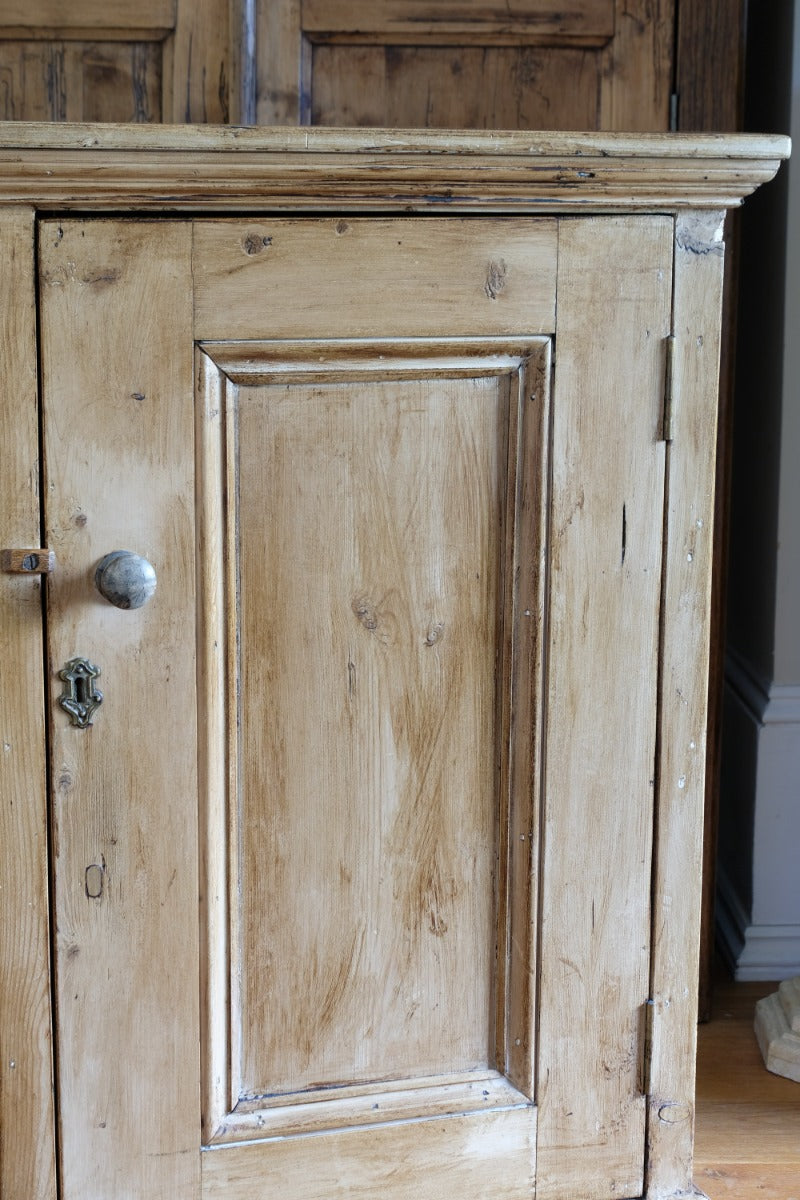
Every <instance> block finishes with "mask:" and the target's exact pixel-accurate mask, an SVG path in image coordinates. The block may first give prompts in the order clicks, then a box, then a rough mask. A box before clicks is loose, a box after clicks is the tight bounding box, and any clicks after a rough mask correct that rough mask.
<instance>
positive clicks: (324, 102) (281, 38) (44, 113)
mask: <svg viewBox="0 0 800 1200" xmlns="http://www.w3.org/2000/svg"><path fill="white" fill-rule="evenodd" d="M674 34H675V3H674V0H571V3H569V4H567V5H560V6H554V5H553V4H552V3H551V2H550V0H518V2H517V3H515V4H512V5H509V4H507V3H497V2H496V0H482V2H480V3H479V2H478V0H427V2H423V0H414V2H412V3H408V2H407V0H402V2H398V0H375V2H373V0H359V2H355V3H353V2H351V0H256V2H255V3H248V0H142V2H141V3H138V4H136V3H131V0H70V2H69V3H67V0H30V3H25V2H24V0H8V2H7V3H5V4H3V6H2V11H0V119H5V120H48V121H64V120H71V121H89V120H95V121H97V120H100V121H156V122H158V121H173V122H192V123H198V122H200V123H205V122H212V123H214V122H216V123H233V124H239V123H241V124H249V123H253V122H254V121H257V122H258V123H259V124H263V125H284V124H290V125H293V124H298V123H299V124H315V125H370V126H387V127H431V126H438V127H449V128H468V129H480V128H491V129H587V130H588V129H597V130H605V129H608V130H610V129H617V130H665V129H667V128H668V127H669V119H670V116H669V114H670V94H671V91H672V88H673V71H674V66H675V47H674Z"/></svg>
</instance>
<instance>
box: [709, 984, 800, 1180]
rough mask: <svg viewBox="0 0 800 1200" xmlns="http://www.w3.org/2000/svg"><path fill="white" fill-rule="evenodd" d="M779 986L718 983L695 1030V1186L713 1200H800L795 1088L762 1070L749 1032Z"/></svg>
mask: <svg viewBox="0 0 800 1200" xmlns="http://www.w3.org/2000/svg"><path fill="white" fill-rule="evenodd" d="M777 986H778V985H777V984H774V983H733V982H732V981H731V980H730V979H727V978H724V977H723V978H720V979H718V980H717V983H716V985H715V990H714V1002H713V1008H712V1019H711V1021H710V1022H709V1023H708V1024H707V1025H701V1026H700V1027H699V1030H698V1049H697V1125H696V1135H695V1137H696V1140H695V1183H696V1185H697V1187H698V1188H700V1190H701V1191H703V1192H705V1193H706V1195H707V1196H709V1197H710V1200H800V1083H794V1082H792V1081H791V1080H789V1079H783V1078H782V1077H781V1076H779V1075H772V1074H771V1073H770V1072H768V1071H767V1070H766V1069H765V1067H764V1064H763V1062H762V1059H761V1054H760V1052H759V1049H758V1045H757V1043H756V1039H755V1034H754V1033H753V1014H754V1010H755V1005H756V1001H757V1000H759V999H760V998H761V997H762V996H767V995H769V993H770V992H774V991H775V990H776V989H777Z"/></svg>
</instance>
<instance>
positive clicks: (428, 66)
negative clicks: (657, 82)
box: [309, 44, 601, 129]
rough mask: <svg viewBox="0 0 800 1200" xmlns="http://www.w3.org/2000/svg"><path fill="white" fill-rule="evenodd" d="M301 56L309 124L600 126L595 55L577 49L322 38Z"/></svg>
mask: <svg viewBox="0 0 800 1200" xmlns="http://www.w3.org/2000/svg"><path fill="white" fill-rule="evenodd" d="M309 54H310V57H311V79H312V85H311V124H312V125H362V126H381V125H384V126H397V127H399V128H410V127H415V126H420V127H422V128H430V129H434V128H440V129H463V128H466V129H544V128H547V129H593V128H595V127H596V126H597V124H598V111H597V110H598V94H599V89H600V69H601V63H600V56H599V55H598V54H597V53H593V52H591V51H589V50H586V49H583V48H581V47H574V48H573V47H562V48H559V49H558V50H557V51H556V50H553V49H552V48H550V47H548V48H547V49H543V48H541V47H535V46H525V47H519V46H480V45H477V46H476V45H464V46H457V47H453V46H451V45H446V46H428V45H425V46H413V47H412V46H391V47H385V46H370V45H366V46H364V45H355V46H354V45H350V44H345V45H339V44H332V45H327V44H323V45H314V46H311V47H310V50H309ZM565 79H568V80H569V86H568V87H565Z"/></svg>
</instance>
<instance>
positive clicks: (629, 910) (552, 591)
mask: <svg viewBox="0 0 800 1200" xmlns="http://www.w3.org/2000/svg"><path fill="white" fill-rule="evenodd" d="M671 265H672V222H671V221H669V220H668V219H667V218H659V217H653V218H647V219H641V220H637V219H635V218H618V219H609V220H600V219H597V220H594V221H589V222H584V221H570V222H562V223H561V225H560V231H559V276H558V287H559V299H558V326H557V331H556V338H557V346H558V359H557V367H556V378H555V391H554V396H553V451H552V455H553V459H552V464H553V465H552V470H553V485H552V486H553V497H552V507H551V518H550V521H551V545H550V550H549V555H548V557H549V561H550V586H549V630H550V632H549V637H548V668H547V681H548V682H547V695H548V713H547V726H546V730H545V749H544V755H545V757H544V761H545V767H544V770H545V784H544V823H543V829H542V837H543V849H542V852H543V863H542V888H543V891H542V896H541V906H542V907H541V982H540V993H539V994H540V1002H539V1056H538V1066H537V1071H538V1088H537V1100H538V1103H539V1139H538V1156H537V1196H539V1197H540V1198H541V1200H562V1198H563V1200H573V1198H574V1197H575V1196H580V1197H581V1200H590V1198H594V1197H598V1198H599V1197H611V1196H620V1195H622V1196H637V1195H640V1194H641V1189H642V1174H643V1157H644V1155H643V1150H644V1138H645V1100H644V1096H643V1094H642V1090H641V1052H642V1037H643V1025H642V1019H643V1005H644V1002H645V1001H646V999H647V995H648V986H649V961H650V924H649V899H650V883H651V871H650V868H651V862H650V859H651V834H652V815H653V790H654V779H653V771H654V760H655V753H656V702H657V677H658V614H659V598H660V592H661V528H662V519H663V504H664V444H663V443H662V442H660V441H659V436H660V427H661V413H662V401H663V380H664V339H665V338H666V336H667V335H668V333H669V319H670V301H671ZM623 430H624V437H623ZM691 890H692V889H691V888H687V891H691ZM696 898H697V897H696V896H695V900H696ZM578 1063H580V1064H581V1065H580V1067H578V1066H577V1065H576V1064H578ZM576 1078H580V1081H581V1082H580V1085H579V1086H576Z"/></svg>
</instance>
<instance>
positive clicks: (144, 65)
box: [0, 40, 162, 122]
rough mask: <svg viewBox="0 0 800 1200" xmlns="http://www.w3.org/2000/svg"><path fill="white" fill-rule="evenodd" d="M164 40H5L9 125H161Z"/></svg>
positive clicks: (1, 88) (2, 62)
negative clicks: (101, 123)
mask: <svg viewBox="0 0 800 1200" xmlns="http://www.w3.org/2000/svg"><path fill="white" fill-rule="evenodd" d="M161 86H162V81H161V46H160V44H159V43H158V42H138V43H132V42H122V41H106V42H100V41H69V42H64V41H55V40H54V41H46V40H36V41H31V40H28V41H0V118H2V120H4V121H17V120H23V119H24V120H27V121H40V120H47V121H97V120H102V121H124V122H128V121H159V120H160V119H161Z"/></svg>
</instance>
